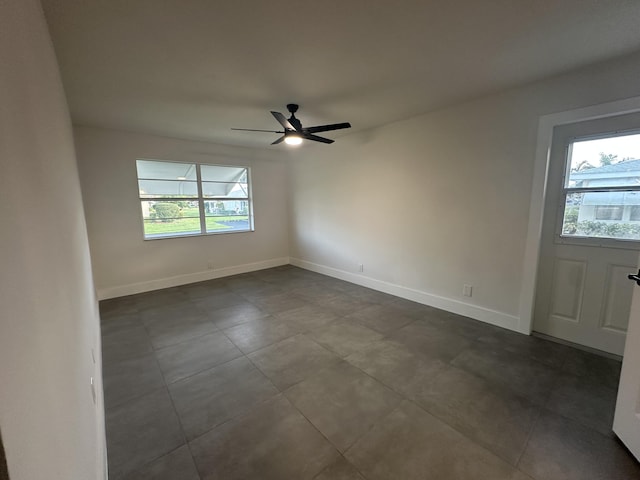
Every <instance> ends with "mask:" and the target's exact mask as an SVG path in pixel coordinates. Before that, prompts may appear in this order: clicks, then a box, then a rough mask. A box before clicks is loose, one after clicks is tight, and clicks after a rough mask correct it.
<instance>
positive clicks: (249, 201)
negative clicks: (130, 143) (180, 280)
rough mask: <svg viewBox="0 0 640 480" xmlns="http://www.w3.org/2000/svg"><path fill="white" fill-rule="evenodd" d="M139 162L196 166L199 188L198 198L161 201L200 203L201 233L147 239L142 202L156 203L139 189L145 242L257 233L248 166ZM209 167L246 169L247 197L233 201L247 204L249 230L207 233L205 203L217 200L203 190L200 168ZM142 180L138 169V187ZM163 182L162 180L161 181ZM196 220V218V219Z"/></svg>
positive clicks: (173, 161) (249, 168)
mask: <svg viewBox="0 0 640 480" xmlns="http://www.w3.org/2000/svg"><path fill="white" fill-rule="evenodd" d="M138 160H144V161H147V162H158V163H161V162H163V163H182V164H187V165H195V167H196V184H197V187H198V196H197V197H175V198H173V197H165V198H161V200H171V201H175V200H179V201H185V202H198V211H199V213H200V232H198V233H177V234H175V235H173V234H170V235H162V236H156V237H147V236H146V234H145V229H144V225H145V218H144V214H143V211H142V202H144V201H154V199H153V198H143V197H141V196H140V189H139V187H138V201H139V203H140V220H141V225H142V238H143V240H144V241H153V240H168V239H173V238H192V237H205V236H211V235H229V234H234V233H251V232H254V231H255V224H254V218H253V182H252V180H251V167H249V166H248V165H223V164H219V163H203V162H183V161H179V160H165V159H157V158H144V157H140V158H136V162H137V161H138ZM203 165H204V166H208V167H230V168H244V169H246V170H247V197H239V198H233V199H231V200H240V201H243V200H244V201H246V202H247V210H248V218H249V228H248V229H247V230H221V231H219V232H207V220H206V214H205V208H204V202H205V201H212V200H217V198H216V197H205V196H204V194H203V190H202V176H201V172H200V167H201V166H203ZM139 180H140V177H139V176H138V171H137V168H136V186H137V185H138V181H139ZM144 180H153V179H144ZM160 180H162V179H160ZM194 218H195V217H194Z"/></svg>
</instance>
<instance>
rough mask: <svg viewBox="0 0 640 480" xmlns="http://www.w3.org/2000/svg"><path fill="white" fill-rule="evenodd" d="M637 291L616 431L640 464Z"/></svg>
mask: <svg viewBox="0 0 640 480" xmlns="http://www.w3.org/2000/svg"><path fill="white" fill-rule="evenodd" d="M629 283H632V284H633V282H629ZM633 290H634V291H633V300H632V303H631V312H630V315H629V318H628V321H629V328H628V331H627V342H626V345H625V349H624V360H623V362H622V373H621V374H620V386H619V388H618V400H617V402H616V413H615V417H614V420H613V431H614V432H615V433H616V435H617V436H618V437H619V438H620V440H622V442H623V443H624V444H625V445H626V446H627V448H628V449H629V450H630V451H631V453H632V454H633V455H634V456H635V457H636V458H637V459H638V460H639V461H640V286H636V287H635V288H634V289H633Z"/></svg>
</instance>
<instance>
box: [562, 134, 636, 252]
mask: <svg viewBox="0 0 640 480" xmlns="http://www.w3.org/2000/svg"><path fill="white" fill-rule="evenodd" d="M564 200H565V201H564V203H565V205H564V215H563V221H562V232H561V236H562V237H573V238H580V237H582V238H609V239H615V240H636V241H638V240H640V133H637V132H633V133H629V132H626V133H622V134H621V133H616V134H612V135H608V136H602V137H598V138H584V139H576V140H574V141H573V142H572V143H571V144H570V145H569V146H568V148H567V165H566V173H565V179H564Z"/></svg>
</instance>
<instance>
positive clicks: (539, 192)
mask: <svg viewBox="0 0 640 480" xmlns="http://www.w3.org/2000/svg"><path fill="white" fill-rule="evenodd" d="M636 112H640V97H631V98H627V99H624V100H617V101H615V102H607V103H601V104H598V105H592V106H589V107H583V108H577V109H574V110H567V111H565V112H559V113H552V114H549V115H543V116H541V117H540V118H539V119H538V135H537V141H536V155H535V160H534V170H533V182H532V184H531V200H530V202H529V225H528V228H527V240H526V244H525V251H524V259H523V266H522V267H523V268H522V275H523V277H522V289H521V290H520V306H519V315H518V317H519V322H518V328H517V329H518V331H519V332H521V333H525V334H527V335H529V334H530V333H531V330H532V327H533V308H534V305H535V297H536V282H537V276H538V256H539V255H540V241H541V238H540V237H541V234H542V217H543V213H544V203H545V197H546V188H547V174H548V169H549V154H550V152H551V142H552V139H553V129H554V127H556V126H558V125H565V124H567V123H576V122H582V121H587V120H595V119H598V118H607V117H615V116H618V115H625V114H629V113H636Z"/></svg>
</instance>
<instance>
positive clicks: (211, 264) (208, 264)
mask: <svg viewBox="0 0 640 480" xmlns="http://www.w3.org/2000/svg"><path fill="white" fill-rule="evenodd" d="M207 268H208V269H209V270H213V262H209V263H207Z"/></svg>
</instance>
